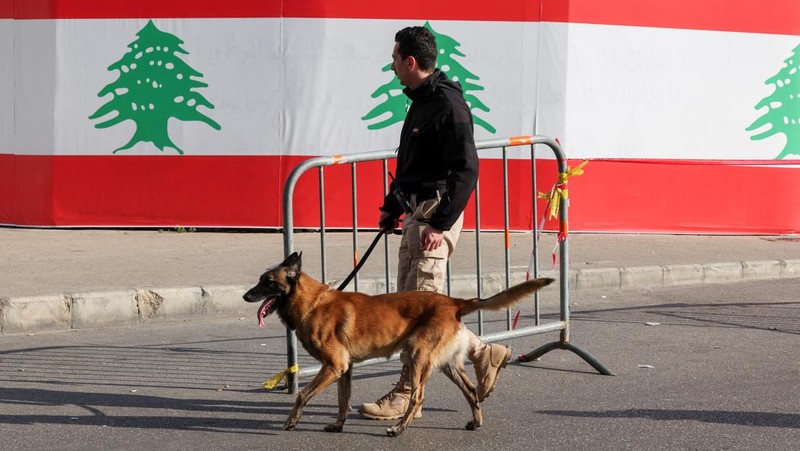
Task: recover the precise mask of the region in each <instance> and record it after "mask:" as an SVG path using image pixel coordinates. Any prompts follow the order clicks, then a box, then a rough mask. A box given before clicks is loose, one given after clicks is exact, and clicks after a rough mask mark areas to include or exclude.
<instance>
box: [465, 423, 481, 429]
mask: <svg viewBox="0 0 800 451" xmlns="http://www.w3.org/2000/svg"><path fill="white" fill-rule="evenodd" d="M479 427H481V423H476V422H475V421H470V422H469V423H467V425H466V426H465V427H464V428H465V429H466V430H468V431H474V430H475V429H478V428H479Z"/></svg>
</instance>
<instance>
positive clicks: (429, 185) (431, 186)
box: [413, 180, 447, 202]
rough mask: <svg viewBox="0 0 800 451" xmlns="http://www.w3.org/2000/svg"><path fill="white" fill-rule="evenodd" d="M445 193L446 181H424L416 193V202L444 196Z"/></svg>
mask: <svg viewBox="0 0 800 451" xmlns="http://www.w3.org/2000/svg"><path fill="white" fill-rule="evenodd" d="M445 193H447V181H446V180H437V181H435V182H424V183H422V186H420V188H419V190H418V191H417V192H415V193H413V194H416V200H417V202H422V201H425V200H429V199H439V198H442V197H444V195H445Z"/></svg>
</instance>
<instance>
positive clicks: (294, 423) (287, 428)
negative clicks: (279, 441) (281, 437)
mask: <svg viewBox="0 0 800 451" xmlns="http://www.w3.org/2000/svg"><path fill="white" fill-rule="evenodd" d="M295 426H297V421H291V420H286V423H283V429H284V430H285V431H292V430H294V427H295Z"/></svg>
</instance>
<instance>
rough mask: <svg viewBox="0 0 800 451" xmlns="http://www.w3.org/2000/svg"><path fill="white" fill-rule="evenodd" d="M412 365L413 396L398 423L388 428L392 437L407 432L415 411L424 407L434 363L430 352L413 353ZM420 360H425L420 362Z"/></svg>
mask: <svg viewBox="0 0 800 451" xmlns="http://www.w3.org/2000/svg"><path fill="white" fill-rule="evenodd" d="M411 355H412V356H413V357H412V358H411V365H409V381H410V383H411V396H410V399H409V403H408V408H407V409H406V412H405V413H404V414H403V417H402V418H401V419H400V422H398V423H397V424H396V425H394V426H392V427H390V428H389V429H387V430H386V433H387V434H389V436H391V437H397V436H398V435H400V434H402V433H403V432H405V430H406V428H407V427H408V425H409V424H411V421H412V420H413V419H414V413H416V412H417V410H419V409H421V408H422V401H423V399H424V393H425V382H426V381H427V380H428V376H430V374H431V369H432V365H431V362H430V358H429V354H428V353H424V355H425V357H421V356H420V353H419V352H414V353H411ZM420 361H422V362H424V363H422V364H420Z"/></svg>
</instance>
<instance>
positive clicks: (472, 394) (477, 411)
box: [442, 362, 483, 431]
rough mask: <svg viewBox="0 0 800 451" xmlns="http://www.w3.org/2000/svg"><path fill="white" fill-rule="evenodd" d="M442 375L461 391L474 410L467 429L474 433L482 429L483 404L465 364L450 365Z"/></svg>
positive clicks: (446, 366) (444, 367)
mask: <svg viewBox="0 0 800 451" xmlns="http://www.w3.org/2000/svg"><path fill="white" fill-rule="evenodd" d="M442 373H444V374H445V376H447V378H448V379H450V380H451V381H453V383H454V384H456V386H458V388H460V389H461V393H463V394H464V397H465V398H467V402H468V403H469V407H470V409H472V421H470V422H469V423H467V426H466V429H468V430H470V431H474V430H475V429H478V428H479V427H481V425H482V424H483V412H482V411H481V404H480V402H479V401H478V389H477V388H475V385H474V384H473V383H472V381H471V380H469V376H468V375H467V371H466V370H465V369H464V364H463V363H461V362H458V363H448V364H446V365H444V366H443V367H442Z"/></svg>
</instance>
